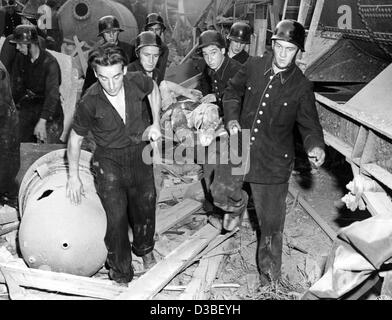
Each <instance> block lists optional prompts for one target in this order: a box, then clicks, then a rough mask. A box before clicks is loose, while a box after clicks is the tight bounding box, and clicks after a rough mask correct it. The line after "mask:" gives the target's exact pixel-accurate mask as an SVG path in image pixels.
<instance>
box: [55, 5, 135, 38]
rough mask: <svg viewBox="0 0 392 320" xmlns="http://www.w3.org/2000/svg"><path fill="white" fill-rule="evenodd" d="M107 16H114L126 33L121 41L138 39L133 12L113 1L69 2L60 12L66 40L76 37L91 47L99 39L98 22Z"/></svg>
mask: <svg viewBox="0 0 392 320" xmlns="http://www.w3.org/2000/svg"><path fill="white" fill-rule="evenodd" d="M107 15H114V16H116V17H117V19H118V20H119V22H120V26H121V28H122V29H124V32H121V33H120V36H119V39H120V40H122V41H124V42H130V41H131V40H132V39H134V38H136V36H137V34H138V28H137V23H136V19H135V17H134V16H133V14H132V12H131V11H129V9H127V8H126V7H125V6H124V5H122V4H121V3H118V2H115V1H111V0H94V1H92V0H69V1H67V2H66V3H64V5H63V6H61V8H60V9H59V11H58V19H59V24H60V27H61V30H62V31H63V35H64V38H66V39H70V40H73V36H74V35H76V36H77V37H78V39H79V40H80V41H82V40H84V41H86V42H87V43H89V44H90V45H92V44H94V43H95V42H96V41H97V40H98V38H97V34H98V20H99V18H101V17H103V16H107Z"/></svg>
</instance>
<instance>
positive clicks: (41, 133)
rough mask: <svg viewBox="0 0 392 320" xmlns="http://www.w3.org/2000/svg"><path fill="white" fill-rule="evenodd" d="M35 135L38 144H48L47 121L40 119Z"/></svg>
mask: <svg viewBox="0 0 392 320" xmlns="http://www.w3.org/2000/svg"><path fill="white" fill-rule="evenodd" d="M34 135H35V136H36V137H37V140H38V142H44V143H46V142H47V135H46V119H42V118H40V119H39V120H38V122H37V124H36V125H35V128H34Z"/></svg>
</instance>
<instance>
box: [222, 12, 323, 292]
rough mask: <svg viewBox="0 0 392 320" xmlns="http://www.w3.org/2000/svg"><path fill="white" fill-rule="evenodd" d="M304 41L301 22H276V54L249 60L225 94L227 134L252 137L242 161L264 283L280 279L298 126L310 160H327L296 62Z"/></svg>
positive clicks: (311, 100)
mask: <svg viewBox="0 0 392 320" xmlns="http://www.w3.org/2000/svg"><path fill="white" fill-rule="evenodd" d="M304 39H305V30H304V28H303V26H302V25H301V24H300V23H298V22H296V21H292V20H283V21H281V22H280V23H278V25H277V26H276V29H275V31H274V34H273V36H272V41H273V43H272V49H273V54H267V55H265V56H263V57H250V58H249V60H248V61H247V62H246V63H245V64H244V65H243V66H242V67H241V69H240V71H239V72H238V73H237V74H236V75H235V76H234V77H233V79H232V80H231V81H229V85H228V87H227V89H226V90H225V94H224V101H223V107H224V114H225V125H226V128H227V130H228V131H229V133H230V134H231V135H235V134H237V133H241V134H242V137H244V136H245V135H244V133H245V131H247V132H248V133H249V135H250V137H249V139H248V143H247V145H248V148H247V150H248V152H247V153H246V155H245V156H244V155H243V159H242V161H246V162H247V163H248V164H249V171H248V172H247V173H246V172H244V181H246V182H249V183H250V186H251V191H252V195H253V200H254V204H255V210H256V214H257V217H258V222H259V226H260V231H261V235H260V239H259V242H258V247H257V264H258V267H259V271H260V280H261V283H262V284H263V285H266V284H268V283H269V282H270V281H276V280H278V279H279V277H280V272H281V260H282V258H281V256H282V238H283V227H284V221H285V215H286V203H285V200H286V196H287V192H288V180H289V177H290V174H291V172H292V169H293V164H294V136H293V130H294V126H295V125H298V129H299V132H300V134H301V136H302V140H303V144H304V147H305V151H306V152H307V154H308V157H309V160H310V161H311V162H313V164H314V165H315V166H321V165H322V164H323V162H324V159H325V152H324V139H323V132H322V128H321V126H320V122H319V118H318V114H317V110H316V105H315V96H314V93H313V87H312V84H311V82H310V81H309V80H308V79H307V78H306V77H305V76H304V75H303V73H302V72H301V70H300V69H299V68H298V67H297V66H296V64H295V57H296V55H297V53H298V51H299V50H302V51H304ZM242 99H243V103H242ZM240 131H242V132H240ZM242 142H243V143H246V141H242ZM236 218H238V217H236ZM239 221H240V219H237V222H239Z"/></svg>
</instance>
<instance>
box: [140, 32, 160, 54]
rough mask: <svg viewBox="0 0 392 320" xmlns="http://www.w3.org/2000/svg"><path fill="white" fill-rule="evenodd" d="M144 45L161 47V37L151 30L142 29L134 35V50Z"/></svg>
mask: <svg viewBox="0 0 392 320" xmlns="http://www.w3.org/2000/svg"><path fill="white" fill-rule="evenodd" d="M145 46H155V47H158V48H161V46H162V39H161V37H159V36H158V35H156V34H155V33H154V32H152V31H143V32H141V33H139V35H138V36H137V37H136V52H138V51H139V50H140V49H141V48H143V47H145Z"/></svg>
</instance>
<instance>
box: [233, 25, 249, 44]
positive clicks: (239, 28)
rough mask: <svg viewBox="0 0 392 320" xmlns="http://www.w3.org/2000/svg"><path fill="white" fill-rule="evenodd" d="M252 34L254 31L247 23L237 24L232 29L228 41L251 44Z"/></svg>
mask: <svg viewBox="0 0 392 320" xmlns="http://www.w3.org/2000/svg"><path fill="white" fill-rule="evenodd" d="M251 34H252V30H251V27H250V25H248V24H247V23H246V22H240V21H239V22H235V23H233V25H232V26H231V28H230V32H229V35H228V36H227V39H229V40H234V41H237V42H240V43H246V44H249V43H250V36H251Z"/></svg>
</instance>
